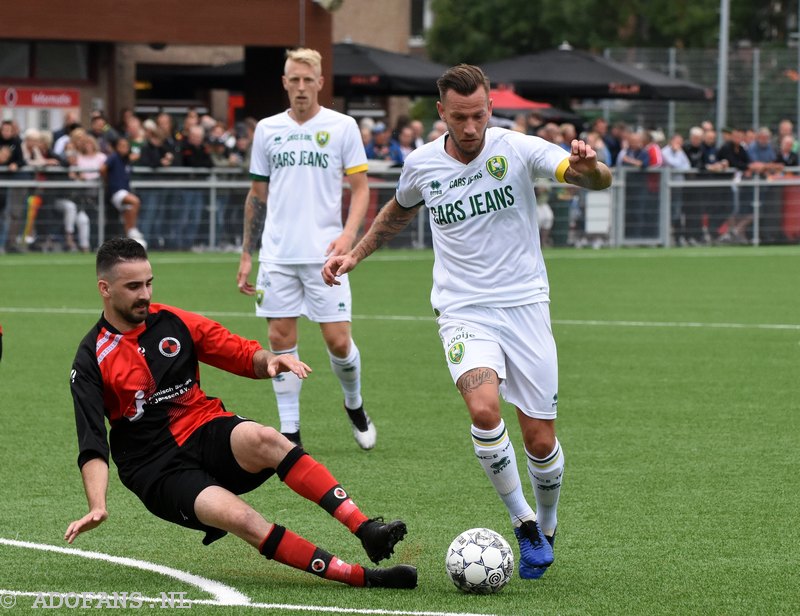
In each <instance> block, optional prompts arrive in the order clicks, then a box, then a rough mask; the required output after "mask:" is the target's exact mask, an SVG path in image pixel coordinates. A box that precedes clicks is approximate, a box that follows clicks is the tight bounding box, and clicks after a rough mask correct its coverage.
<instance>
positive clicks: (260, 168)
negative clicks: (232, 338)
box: [236, 49, 376, 449]
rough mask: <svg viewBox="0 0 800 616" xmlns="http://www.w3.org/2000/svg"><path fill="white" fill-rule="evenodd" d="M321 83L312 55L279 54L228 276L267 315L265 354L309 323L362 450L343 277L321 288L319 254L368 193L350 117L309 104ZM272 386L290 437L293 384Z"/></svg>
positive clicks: (367, 438)
mask: <svg viewBox="0 0 800 616" xmlns="http://www.w3.org/2000/svg"><path fill="white" fill-rule="evenodd" d="M322 84H323V78H322V74H321V57H320V54H319V52H317V51H314V50H313V49H297V50H294V51H290V52H288V53H287V59H286V63H285V65H284V75H283V87H284V89H285V90H286V92H287V93H288V95H289V109H288V110H287V111H284V112H283V113H279V114H277V115H274V116H270V117H268V118H265V119H263V120H261V121H260V122H259V123H258V127H257V128H256V134H255V138H254V140H253V152H252V159H251V164H250V177H251V178H252V179H253V182H252V186H251V188H250V192H249V193H248V194H247V200H246V202H245V208H244V234H243V238H242V243H243V249H242V257H241V261H240V263H239V271H238V273H237V276H236V281H237V284H238V286H239V290H240V291H241V292H242V293H245V294H247V295H255V296H256V314H257V315H258V316H260V317H266V319H267V321H268V328H269V343H270V348H271V350H272V351H273V352H275V353H281V354H291V355H295V356H297V354H298V353H297V341H298V334H297V319H298V317H299V316H301V315H305V316H307V317H308V318H309V319H311V320H312V321H315V322H317V323H319V326H320V331H321V333H322V337H323V339H324V340H325V345H326V347H327V349H328V355H329V357H330V365H331V369H332V370H333V373H334V375H336V378H337V379H338V381H339V383H340V385H341V390H342V393H343V394H344V410H345V411H346V413H347V415H348V417H349V419H350V423H351V426H352V431H353V436H354V438H355V440H356V442H357V443H358V445H359V446H360V447H361V448H362V449H372V448H373V447H374V446H375V440H376V430H375V426H374V425H373V424H372V421H371V420H370V417H369V416H368V415H367V413H366V412H365V410H364V403H363V397H362V395H361V393H362V392H361V353H360V352H359V350H358V347H357V346H356V343H355V341H354V340H353V338H352V332H351V326H350V321H351V309H352V298H351V294H350V287H349V285H348V283H347V281H345V284H344V285H342V286H341V287H339V288H338V289H336V290H334V291H333V292H331V289H329V288H328V287H327V286H325V284H324V283H323V282H322V279H321V278H320V275H319V268H320V266H321V265H322V263H324V261H325V257H326V256H329V255H338V254H344V253H345V252H347V251H348V250H350V249H351V248H352V246H353V243H354V242H355V239H356V236H357V234H358V230H359V228H360V226H361V223H362V221H363V220H364V214H365V213H366V210H367V201H368V199H369V185H368V184H367V173H366V172H367V158H366V156H365V155H364V148H363V147H362V146H361V139H360V137H359V134H358V126H357V125H356V123H355V120H353V118H351V117H350V116H346V115H344V114H341V113H338V112H336V111H333V110H331V109H326V108H325V107H322V106H321V105H320V104H319V99H318V97H319V91H320V89H321V88H322ZM342 176H346V177H347V178H348V180H349V182H350V192H351V195H352V196H351V198H350V210H349V212H348V215H347V221H346V223H345V224H344V227H343V226H342ZM265 217H266V222H264V218H265ZM259 239H260V240H261V251H260V253H259V267H258V277H257V280H256V284H255V285H253V284H251V283H250V282H249V280H248V278H249V276H250V273H251V270H252V257H251V253H252V252H253V251H254V250H255V249H256V248H257V247H258V243H259ZM273 387H274V389H275V395H276V398H277V401H278V413H279V415H280V421H281V432H282V433H284V434H286V435H287V437H288V438H289V439H290V440H292V441H294V442H296V443H299V442H300V389H301V381H300V380H299V379H297V378H293V377H292V376H290V375H285V376H284V378H281V379H278V380H274V381H273Z"/></svg>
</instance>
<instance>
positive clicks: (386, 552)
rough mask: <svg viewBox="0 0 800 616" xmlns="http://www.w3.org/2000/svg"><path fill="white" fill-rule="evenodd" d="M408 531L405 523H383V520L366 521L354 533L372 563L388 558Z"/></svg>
mask: <svg viewBox="0 0 800 616" xmlns="http://www.w3.org/2000/svg"><path fill="white" fill-rule="evenodd" d="M407 532H408V529H407V528H406V523H405V522H402V521H400V520H395V521H394V522H389V523H388V524H384V523H383V518H373V519H371V520H367V521H366V522H364V523H363V524H362V525H361V526H359V527H358V530H357V531H356V537H358V538H359V539H361V545H363V546H364V551H366V553H367V556H369V559H370V560H371V561H372V562H374V563H379V562H381V561H382V560H383V559H384V558H389V557H390V556H391V555H392V554H393V553H394V546H395V545H396V544H397V542H398V541H400V540H402V539H403V537H405V536H406V533H407Z"/></svg>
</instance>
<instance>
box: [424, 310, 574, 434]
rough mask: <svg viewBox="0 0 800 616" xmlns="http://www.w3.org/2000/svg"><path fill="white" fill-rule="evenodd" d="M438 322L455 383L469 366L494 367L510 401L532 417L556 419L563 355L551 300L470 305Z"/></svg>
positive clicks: (472, 367) (444, 316) (505, 397)
mask: <svg viewBox="0 0 800 616" xmlns="http://www.w3.org/2000/svg"><path fill="white" fill-rule="evenodd" d="M437 322H438V323H439V336H440V337H441V339H442V345H443V346H444V353H445V359H446V360H447V367H448V368H449V369H450V375H451V376H452V377H453V382H454V383H457V382H458V379H459V378H460V377H461V376H462V375H463V374H464V373H465V372H467V371H469V370H473V369H474V368H491V369H492V370H494V371H495V372H497V376H498V377H499V378H500V395H502V396H503V399H504V400H505V401H506V402H508V403H509V404H513V405H514V406H516V407H517V408H518V409H520V410H521V411H522V412H523V413H525V414H526V415H527V416H528V417H534V418H536V419H555V418H556V414H557V411H558V356H557V354H556V343H555V340H554V339H553V332H552V329H551V327H550V306H549V305H548V304H547V303H545V302H539V303H536V304H526V305H524V306H512V307H509V308H489V307H486V306H469V307H466V308H460V309H458V310H456V311H453V312H450V313H446V314H443V315H442V316H440V317H439V318H438V320H437Z"/></svg>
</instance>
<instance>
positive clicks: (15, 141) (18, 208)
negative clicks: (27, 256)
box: [0, 120, 30, 252]
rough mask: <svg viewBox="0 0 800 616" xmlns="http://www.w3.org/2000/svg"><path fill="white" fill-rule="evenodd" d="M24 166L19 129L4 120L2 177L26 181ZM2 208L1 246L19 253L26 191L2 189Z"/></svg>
mask: <svg viewBox="0 0 800 616" xmlns="http://www.w3.org/2000/svg"><path fill="white" fill-rule="evenodd" d="M24 166H25V155H24V154H23V151H22V141H21V140H20V138H19V135H18V134H17V129H16V127H15V126H14V123H13V122H12V121H11V120H3V122H2V123H0V168H2V167H5V169H4V170H3V171H0V174H1V175H0V177H1V176H5V177H9V175H7V174H14V175H15V176H16V177H14V178H13V179H26V178H25V177H22V175H21V172H20V169H21V168H22V167H24ZM26 175H30V174H26ZM0 207H3V208H4V210H5V215H4V216H3V225H2V231H0V246H5V249H6V251H7V252H19V250H21V246H20V245H19V244H18V243H17V235H18V234H19V232H20V227H21V225H22V220H23V218H24V217H25V214H26V210H27V204H26V200H25V189H23V188H8V189H7V190H5V191H4V190H2V189H0Z"/></svg>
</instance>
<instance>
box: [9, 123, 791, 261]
mask: <svg viewBox="0 0 800 616" xmlns="http://www.w3.org/2000/svg"><path fill="white" fill-rule="evenodd" d="M500 122H501V123H502V124H504V125H506V126H508V127H509V128H511V129H512V130H517V131H520V132H524V133H526V134H529V135H536V136H539V137H541V138H543V139H546V140H547V141H551V142H553V143H556V144H558V145H560V146H561V147H563V148H564V149H565V150H568V149H569V144H570V142H571V141H572V139H574V138H576V137H580V138H582V139H584V140H585V141H586V142H587V143H588V144H589V145H591V146H592V147H593V148H594V149H595V151H596V152H597V153H598V157H599V159H600V160H601V161H602V162H604V163H606V164H607V165H608V166H609V167H612V168H616V169H621V170H624V173H625V176H624V177H625V180H626V182H625V199H626V203H625V205H626V207H625V233H626V237H629V238H641V239H643V240H647V239H652V238H656V237H657V234H658V208H659V199H660V195H659V190H660V187H659V183H660V175H661V174H660V173H652V171H654V170H657V169H659V168H662V167H663V168H669V169H671V170H673V171H672V176H671V177H672V178H673V179H677V180H684V181H685V182H684V184H683V186H684V187H683V188H679V189H675V190H673V194H672V201H671V212H670V218H671V226H672V229H671V232H672V236H673V237H672V241H673V242H674V244H676V245H696V244H710V243H745V242H749V241H751V237H752V236H751V233H752V224H753V213H754V212H753V205H752V201H753V190H752V187H740V186H739V182H740V181H741V180H742V179H750V178H753V177H755V176H759V177H761V178H764V179H769V178H774V177H779V176H781V175H782V174H784V170H785V169H787V168H789V169H792V168H794V167H797V166H798V164H800V163H799V161H798V140H797V137H796V133H795V129H794V126H793V124H792V122H791V121H790V120H782V121H781V122H780V123H779V125H778V126H777V127H776V128H777V130H776V132H775V134H773V131H772V130H771V129H770V128H768V127H760V128H758V129H747V130H744V129H738V128H727V127H726V128H722V129H721V133H722V145H721V146H720V147H717V132H716V129H715V127H714V126H713V124H712V123H711V122H708V121H706V122H703V123H701V124H699V125H697V126H693V127H692V128H691V129H690V130H689V131H688V134H687V135H686V136H685V137H684V135H681V134H675V135H670V136H669V137H668V138H667V137H666V136H665V135H664V134H663V132H661V131H659V130H644V129H641V128H635V127H631V126H629V125H627V124H625V123H623V122H617V123H614V124H611V125H610V124H609V123H608V122H607V121H606V120H605V119H603V118H597V119H595V120H594V121H593V122H592V123H591V124H590V125H588V128H586V129H585V130H581V129H580V128H577V129H576V127H575V125H573V124H572V123H561V124H558V123H555V122H548V121H545V120H544V119H543V118H542V117H541V115H539V113H538V112H532V113H530V114H528V115H519V116H517V117H516V118H514V120H513V121H505V122H503V121H502V120H501V121H500ZM256 123H257V121H256V120H255V119H253V118H247V119H246V120H244V121H243V122H240V123H237V124H236V125H235V126H227V125H226V124H225V123H223V122H220V121H218V120H216V119H214V118H213V117H212V116H210V115H201V114H199V113H198V112H197V111H195V110H191V109H190V110H189V111H188V112H187V113H186V114H185V116H184V117H183V118H182V121H181V124H180V126H176V125H175V121H174V119H173V116H172V115H170V114H169V113H165V112H162V113H158V114H157V115H155V116H154V117H148V118H141V117H139V116H137V115H136V114H134V113H133V112H131V111H130V110H127V111H125V112H123V113H122V114H121V117H120V120H119V122H118V123H117V124H116V125H112V124H111V122H110V121H109V119H108V118H107V117H106V116H105V115H104V114H103V113H101V112H94V113H92V115H91V118H90V122H89V124H88V126H83V125H81V123H80V122H79V120H78V118H77V117H76V116H75V115H74V114H73V113H71V112H67V113H65V115H64V125H63V127H61V128H60V129H59V130H56V131H55V132H52V133H50V132H48V131H42V130H38V129H36V128H27V129H24V130H22V129H21V128H20V127H19V126H17V124H16V123H15V122H14V121H12V120H4V121H2V124H0V180H2V179H4V178H5V179H26V180H37V181H41V180H44V179H46V178H48V179H55V178H56V177H59V176H58V175H57V174H58V172H59V171H60V172H61V173H62V174H63V179H64V180H71V181H74V183H75V185H74V187H70V188H63V189H52V190H47V191H44V190H40V189H35V188H16V187H10V188H3V187H2V186H0V252H17V251H24V250H31V249H37V248H38V249H42V250H47V249H48V248H52V249H63V250H68V251H83V252H87V251H89V250H91V242H92V238H91V233H92V229H93V225H96V224H97V223H96V218H97V212H98V209H99V208H101V207H104V208H106V214H107V218H108V219H109V220H110V221H111V222H112V223H113V224H114V225H116V226H115V227H113V228H114V231H115V232H119V233H120V234H124V235H127V236H128V237H131V238H133V239H136V240H137V241H140V242H141V243H143V244H145V245H147V243H148V242H150V244H151V247H156V248H171V249H180V250H188V249H197V248H199V247H201V246H202V245H203V244H204V243H205V242H206V241H207V239H208V238H207V234H204V233H203V231H202V223H203V222H204V220H205V219H204V216H207V215H208V214H206V212H207V211H208V210H211V211H212V212H214V215H215V216H216V221H215V222H216V228H217V229H219V230H220V233H221V234H222V235H224V237H221V238H218V240H221V242H218V243H222V242H224V243H227V244H228V245H230V246H232V247H236V245H237V244H238V243H239V241H240V239H239V237H238V236H239V233H240V228H241V206H242V204H241V203H240V201H241V199H240V198H239V197H240V195H239V194H238V193H236V192H235V191H233V190H225V189H222V190H218V191H217V192H216V197H215V204H214V205H215V207H213V208H210V207H209V206H210V204H209V203H207V202H208V201H209V196H208V195H209V192H208V189H207V188H203V187H201V186H199V185H198V186H197V187H191V188H183V189H181V190H179V191H176V190H170V189H169V187H167V186H166V185H165V186H164V187H159V185H158V183H157V182H156V183H155V184H150V185H149V186H148V188H147V189H143V190H141V191H140V193H141V194H134V192H133V191H131V189H130V179H131V173H132V168H133V167H136V168H138V169H137V171H140V170H142V169H147V170H166V169H170V168H173V169H174V171H173V172H170V174H169V177H168V178H165V177H164V176H158V179H172V180H182V181H189V182H195V184H196V183H197V182H200V181H202V180H203V179H205V178H207V173H208V169H210V168H214V169H220V168H227V169H230V170H234V171H239V172H240V173H241V172H247V171H248V170H249V164H250V147H251V143H252V137H253V131H254V130H255V126H256ZM359 126H360V130H361V137H362V141H363V144H364V148H365V151H366V154H367V158H368V159H370V160H371V161H376V162H375V164H373V165H372V168H373V169H375V170H385V169H390V168H398V169H399V167H401V166H402V165H403V161H404V159H405V157H406V156H407V155H408V153H409V152H411V151H412V150H413V149H414V148H416V147H419V146H420V145H422V144H423V143H425V142H428V141H432V140H434V139H437V138H438V137H439V136H441V135H442V134H444V132H445V130H446V127H445V124H444V122H442V121H435V122H433V123H432V124H431V125H430V127H429V129H428V130H426V127H425V125H424V123H423V122H422V121H420V120H416V119H410V118H408V117H407V116H401V117H400V118H399V119H398V120H397V122H396V123H395V125H394V126H393V127H390V126H389V125H387V124H386V123H384V122H383V121H382V120H373V119H371V118H362V119H361V120H360V122H359ZM581 128H582V127H581ZM193 169H196V171H193ZM632 171H641V172H643V173H631V172H632ZM155 177H156V176H153V178H155ZM153 178H151V179H153ZM709 178H715V179H727V180H730V186H731V188H718V189H709V188H707V187H697V188H695V187H692V186H691V182H692V181H694V180H703V179H709ZM59 179H61V178H59ZM100 179H102V180H103V184H104V191H103V194H102V196H101V195H99V194H98V191H97V190H96V189H95V190H91V189H89V188H87V181H88V182H89V184H88V185H89V186H96V181H97V180H100ZM92 181H94V182H92ZM37 185H38V182H37ZM67 186H69V184H67ZM193 186H194V185H193ZM537 196H538V202H539V203H538V212H539V224H540V230H541V237H542V242H543V243H544V244H545V245H549V244H551V243H553V239H552V237H551V229H552V228H553V225H554V222H555V221H556V220H557V215H556V214H554V211H556V212H559V214H558V215H559V216H566V218H567V222H566V226H567V227H568V237H567V239H566V243H568V244H573V245H578V246H580V245H584V244H585V243H587V238H586V237H585V236H584V233H583V230H582V229H583V222H584V217H585V214H586V213H585V204H584V203H583V202H582V200H581V196H580V191H578V190H577V189H575V188H574V187H570V186H564V187H562V186H555V187H554V186H553V185H552V184H550V183H542V184H540V185H538V186H537ZM776 199H777V197H775V198H772V199H771V198H770V194H769V192H768V191H767V193H765V198H763V205H762V207H763V208H764V209H762V212H763V213H765V214H770V215H775V216H778V215H779V214H778V213H777V212H776V211H774V210H775V208H776V207H777V205H776ZM44 213H46V214H47V215H45V214H44ZM53 221H57V222H53ZM562 222H564V221H562ZM776 235H777V232H776ZM767 239H769V238H767ZM775 239H778V238H777V237H776V238H775Z"/></svg>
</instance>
